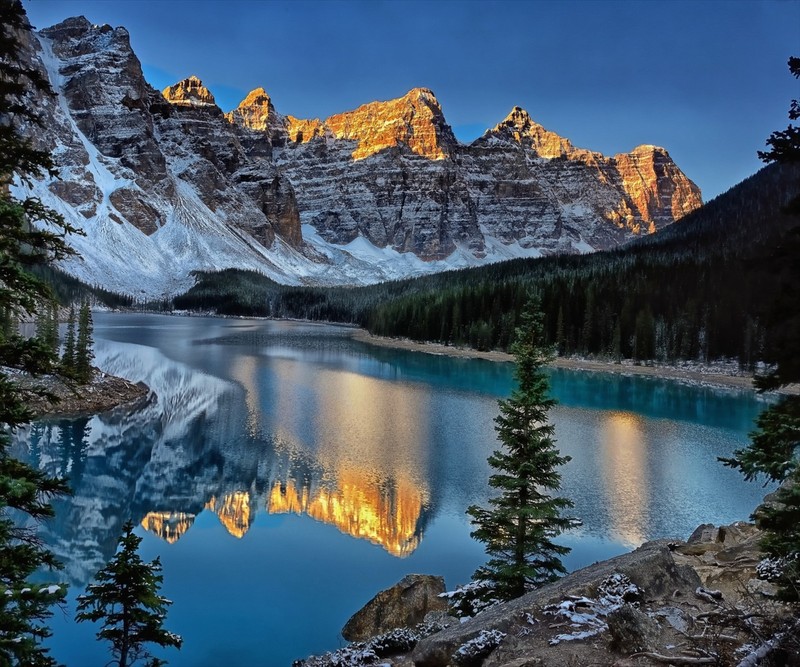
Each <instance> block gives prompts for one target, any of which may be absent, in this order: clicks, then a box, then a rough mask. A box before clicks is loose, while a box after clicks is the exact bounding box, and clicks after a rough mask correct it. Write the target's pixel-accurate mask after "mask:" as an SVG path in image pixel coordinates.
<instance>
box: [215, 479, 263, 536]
mask: <svg viewBox="0 0 800 667" xmlns="http://www.w3.org/2000/svg"><path fill="white" fill-rule="evenodd" d="M206 509H208V510H211V511H212V512H214V514H216V515H217V516H218V517H219V520H220V522H221V523H222V525H223V526H225V528H226V530H227V531H228V532H229V533H230V534H231V535H233V536H234V537H237V538H242V537H244V534H245V533H246V532H247V531H248V529H249V528H250V523H251V522H252V518H253V517H252V514H251V511H250V494H248V493H247V492H246V491H235V492H234V493H228V494H226V495H224V496H223V497H222V498H217V497H215V496H212V497H211V500H209V501H208V502H207V503H206Z"/></svg>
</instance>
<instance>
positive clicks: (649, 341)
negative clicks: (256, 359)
mask: <svg viewBox="0 0 800 667" xmlns="http://www.w3.org/2000/svg"><path fill="white" fill-rule="evenodd" d="M798 192H800V170H798V169H797V168H789V167H786V166H777V165H775V166H770V167H766V168H765V169H762V170H761V171H760V172H758V173H757V174H755V175H754V176H752V177H750V178H749V179H747V180H745V181H744V182H742V183H741V184H739V185H737V186H736V187H734V188H732V189H731V190H729V191H728V192H727V193H725V194H723V195H721V196H719V197H717V198H716V199H714V200H713V201H711V202H709V203H708V204H706V205H705V206H703V207H702V208H700V209H698V210H697V211H695V212H694V213H692V214H690V215H688V216H686V217H685V218H683V219H682V220H681V221H680V222H678V223H677V224H674V225H672V226H670V227H668V228H666V229H664V230H663V231H661V232H659V233H657V234H654V235H652V236H650V237H647V238H645V239H641V240H639V241H637V242H635V243H633V244H630V245H628V246H626V247H624V248H622V249H619V250H615V251H611V252H602V253H596V254H592V255H583V256H576V255H562V256H553V257H547V258H543V259H538V260H514V261H511V262H504V263H501V264H494V265H490V266H486V267H481V268H478V269H467V270H462V271H454V272H448V273H443V274H438V275H433V276H427V277H424V278H419V279H415V280H406V281H398V282H392V283H384V284H381V285H375V286H371V287H361V288H350V289H347V288H338V289H321V288H289V287H285V286H281V285H277V284H276V283H273V282H271V281H269V280H267V279H265V278H263V277H261V276H258V275H257V274H252V273H245V272H239V271H226V272H222V273H220V274H203V275H201V276H199V280H198V284H197V285H196V286H195V287H194V288H193V289H192V290H190V291H189V292H188V293H187V294H186V295H183V296H181V297H179V298H177V299H175V306H176V307H178V308H186V309H204V310H211V309H213V310H217V311H218V312H220V313H227V314H243V315H267V316H276V317H304V318H309V319H326V320H332V321H340V322H354V323H357V324H361V325H362V326H365V327H366V328H368V329H369V330H370V331H371V332H373V333H375V334H379V335H386V336H403V337H409V338H413V339H417V340H428V341H438V342H441V343H446V344H453V345H470V346H473V347H476V348H479V349H491V348H500V349H505V348H507V346H508V345H509V343H510V339H511V336H512V333H513V331H514V328H515V326H516V325H517V323H518V319H519V312H520V309H521V307H522V305H523V304H524V303H525V301H526V298H527V293H528V292H529V291H530V290H534V291H536V292H538V294H539V296H540V298H541V301H542V306H543V309H544V312H545V328H546V332H547V336H548V339H549V341H550V342H552V343H554V344H556V345H557V346H558V350H559V352H560V353H562V354H595V355H604V356H609V357H618V358H619V357H628V358H629V357H632V358H635V359H642V360H644V359H662V360H666V359H678V358H685V359H702V360H708V359H712V358H717V357H735V358H738V359H739V361H740V363H741V364H742V365H743V366H746V367H749V366H751V365H752V364H753V363H754V362H755V361H756V360H758V359H760V358H762V357H763V355H764V351H765V349H766V348H767V346H769V344H770V340H771V336H772V335H773V332H771V331H770V330H769V329H768V328H767V327H766V326H765V324H764V322H765V316H764V308H763V304H764V302H765V301H766V300H769V299H770V298H771V295H772V294H774V293H775V292H776V290H778V289H780V280H781V278H780V276H779V275H776V274H775V272H774V271H773V270H772V267H771V262H770V257H772V256H774V255H775V254H776V253H779V252H780V248H781V244H782V243H783V240H784V239H785V237H786V234H787V232H788V230H789V229H791V228H792V227H793V226H796V225H797V218H796V217H791V216H788V215H786V214H784V213H783V212H782V209H783V207H784V206H785V204H786V203H787V202H788V201H789V200H790V199H791V198H792V197H794V196H796V195H797V194H798Z"/></svg>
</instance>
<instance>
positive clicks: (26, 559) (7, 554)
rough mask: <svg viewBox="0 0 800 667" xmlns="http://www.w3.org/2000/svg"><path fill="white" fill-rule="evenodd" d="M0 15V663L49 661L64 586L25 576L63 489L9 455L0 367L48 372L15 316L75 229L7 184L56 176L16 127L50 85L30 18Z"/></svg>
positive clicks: (41, 295) (10, 395) (40, 295)
mask: <svg viewBox="0 0 800 667" xmlns="http://www.w3.org/2000/svg"><path fill="white" fill-rule="evenodd" d="M0 19H2V20H0V316H2V320H3V325H2V326H1V327H0V664H2V665H25V666H26V667H28V666H36V667H39V666H44V665H54V664H55V661H54V660H53V659H52V658H51V657H50V656H49V655H48V651H47V649H45V648H43V647H42V640H43V639H45V638H46V637H48V636H49V635H50V630H49V629H48V628H47V625H46V621H47V619H48V618H49V617H50V616H52V613H53V612H52V609H53V607H52V606H53V604H57V603H61V602H63V601H64V598H65V595H66V586H64V585H61V584H50V585H47V584H33V583H31V582H30V581H29V577H31V575H32V574H33V573H34V572H36V571H37V570H40V569H42V568H55V567H58V565H59V564H58V562H57V561H56V559H55V557H54V556H53V554H52V553H51V552H50V551H49V550H48V549H47V548H45V546H44V545H43V544H42V542H41V541H40V540H39V538H38V537H37V532H36V524H37V522H40V521H43V520H45V519H48V518H50V517H52V516H53V508H52V505H51V501H52V499H53V498H54V497H56V496H59V495H63V494H64V493H66V492H67V486H66V484H65V482H64V481H63V480H61V479H57V478H52V477H48V476H47V475H44V474H43V473H42V472H40V471H38V470H35V469H34V468H32V467H30V466H29V465H27V464H25V463H23V462H21V461H18V460H17V459H15V458H13V457H12V456H11V455H10V453H9V451H8V449H9V443H10V435H11V433H12V432H13V430H14V429H15V428H17V427H18V426H20V425H22V424H24V423H26V422H28V421H30V420H31V418H32V414H31V412H30V410H29V409H28V408H27V406H26V405H25V403H24V402H23V401H22V399H21V397H20V396H21V395H20V392H19V389H18V387H17V385H16V384H15V382H14V380H13V375H12V374H11V373H8V372H6V370H5V368H4V367H14V368H20V369H23V370H25V371H27V372H29V373H31V374H41V373H46V372H50V371H51V370H52V368H53V364H54V361H55V355H54V352H53V331H52V330H51V331H49V332H47V335H46V336H44V337H34V338H31V339H25V338H23V337H22V336H19V335H18V334H17V332H16V326H15V320H16V319H18V317H19V316H20V315H22V314H29V315H34V316H35V315H36V313H37V311H38V310H39V309H40V308H42V307H44V308H49V307H50V306H49V304H50V303H52V293H51V292H50V289H49V288H48V286H47V285H46V284H45V282H44V281H42V280H41V279H40V278H38V277H37V276H36V275H35V274H34V273H32V269H33V267H35V266H37V265H41V264H42V263H45V262H47V261H50V260H53V259H59V258H63V257H66V256H67V255H69V254H71V253H72V251H71V250H70V249H69V247H68V246H67V245H66V243H65V241H64V236H65V235H66V234H69V233H76V232H77V230H76V229H75V228H74V227H72V226H71V225H70V224H68V223H67V222H65V221H64V219H63V218H62V217H61V216H59V215H58V214H57V213H56V212H55V211H53V210H51V209H48V208H47V207H45V206H43V205H42V203H41V201H39V200H38V199H36V198H35V197H27V198H25V199H19V198H17V197H15V196H14V195H13V193H12V186H13V185H14V184H15V183H19V182H22V183H30V182H31V181H32V180H33V179H34V178H37V177H40V176H45V175H55V170H54V164H53V161H52V159H51V157H50V155H49V154H48V153H47V152H46V151H43V150H41V149H39V148H37V147H35V146H34V145H33V143H32V141H31V140H30V139H28V138H25V137H23V136H22V134H21V132H20V127H22V126H24V125H28V126H31V125H33V126H35V125H37V124H40V120H39V118H38V117H37V113H36V110H35V109H34V108H33V106H32V105H31V104H30V99H29V97H28V96H30V95H47V94H52V91H51V90H50V86H49V84H48V82H47V80H46V79H45V78H44V77H43V76H42V74H41V73H40V72H39V71H38V70H36V69H33V68H32V67H31V66H30V65H29V64H28V61H27V59H26V56H25V54H24V53H23V51H24V43H25V40H26V39H29V38H30V34H29V33H30V25H29V24H28V21H27V18H26V16H25V11H24V9H23V7H22V3H21V2H19V0H0ZM45 328H46V329H47V327H45Z"/></svg>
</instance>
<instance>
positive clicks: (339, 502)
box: [142, 357, 430, 557]
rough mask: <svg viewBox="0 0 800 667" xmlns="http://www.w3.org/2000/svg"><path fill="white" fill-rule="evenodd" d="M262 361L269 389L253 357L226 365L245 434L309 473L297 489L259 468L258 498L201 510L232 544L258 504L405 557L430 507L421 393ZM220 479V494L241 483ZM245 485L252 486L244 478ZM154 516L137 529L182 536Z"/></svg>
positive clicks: (214, 503) (281, 474) (244, 495)
mask: <svg viewBox="0 0 800 667" xmlns="http://www.w3.org/2000/svg"><path fill="white" fill-rule="evenodd" d="M270 362H271V363H270V365H269V370H270V372H272V373H273V374H274V375H275V377H276V382H274V383H272V385H271V387H270V386H268V387H267V391H264V390H263V388H262V386H261V385H260V383H259V377H258V373H259V372H262V371H260V370H259V366H258V362H257V361H255V362H254V361H253V359H252V358H250V359H248V358H242V357H240V358H238V359H237V362H236V363H235V364H234V366H233V368H232V375H233V377H234V378H235V379H236V380H237V381H238V382H239V383H240V384H241V386H242V387H243V388H244V390H245V404H246V407H247V415H248V416H247V421H248V430H249V431H250V433H255V432H259V431H267V432H270V433H272V434H273V435H274V436H275V438H276V440H277V442H278V449H280V450H282V451H288V452H292V451H293V452H297V453H300V454H302V456H303V457H310V458H311V460H312V461H313V466H311V467H310V468H311V469H312V470H313V472H311V473H310V476H308V477H307V478H306V479H304V481H303V482H302V483H297V482H296V481H295V480H294V479H293V477H292V475H291V473H290V472H289V471H288V470H286V469H283V470H281V471H279V470H276V469H274V467H273V469H272V470H270V471H265V473H266V474H267V475H268V476H269V477H268V479H266V480H263V481H264V482H266V487H267V489H268V490H267V492H266V493H265V497H263V498H262V497H259V498H253V497H251V494H249V493H248V492H245V491H235V492H233V493H223V494H221V495H220V496H219V497H217V496H212V497H211V498H210V499H209V500H208V501H207V502H206V504H205V508H206V509H208V510H211V511H212V512H214V513H215V514H217V516H218V517H219V520H220V522H221V523H222V524H223V525H224V526H225V528H226V529H227V531H228V532H229V533H230V534H231V535H233V536H235V537H237V538H241V537H243V536H244V535H245V533H246V532H247V530H248V529H249V527H250V525H251V524H252V522H253V519H254V516H255V509H256V507H257V506H263V507H264V509H265V510H266V511H267V512H269V513H271V514H276V513H289V512H292V513H297V514H306V515H308V516H310V517H312V518H314V519H316V520H317V521H322V522H324V523H327V524H330V525H333V526H335V527H336V528H338V529H339V530H340V531H342V532H344V533H347V534H349V535H352V536H353V537H357V538H360V539H366V540H369V541H370V542H372V543H373V544H378V545H380V546H382V547H383V548H384V549H386V551H388V552H389V553H390V554H393V555H395V556H398V557H402V556H407V555H408V554H410V553H412V552H413V551H414V549H416V547H417V546H418V545H419V542H420V538H421V528H422V526H421V519H422V516H423V512H424V510H425V509H426V508H427V507H428V505H429V503H430V491H429V485H428V481H427V439H428V437H429V433H428V422H429V417H428V412H429V406H428V405H427V400H428V398H429V392H427V391H424V390H422V388H421V387H414V388H409V387H408V386H407V385H404V384H402V383H394V382H387V381H383V380H380V379H376V378H371V377H368V376H365V375H360V374H358V373H352V372H344V371H339V370H336V371H334V370H330V369H326V368H321V369H320V368H317V369H316V370H315V371H314V376H313V378H309V377H308V376H307V374H308V373H309V372H311V371H310V370H309V365H308V364H302V363H296V362H294V361H292V360H288V359H276V358H272V359H271V360H270ZM270 389H271V390H270ZM226 481H227V482H229V484H228V485H227V486H228V488H231V486H233V487H234V488H235V486H236V483H237V482H239V483H242V482H245V480H226ZM231 482H232V483H231ZM244 486H247V487H249V488H252V487H251V486H250V483H249V481H247V482H246V483H245V484H244ZM259 486H260V485H259ZM240 488H241V487H240ZM261 488H264V487H261ZM259 495H260V494H259ZM262 504H263V505H262ZM157 514H158V513H155V512H153V513H151V514H148V515H147V517H146V518H145V521H143V522H142V525H143V526H144V527H145V528H146V529H148V530H151V531H152V532H154V533H156V534H157V535H159V536H160V537H163V538H164V539H169V540H170V541H175V540H177V539H178V538H179V537H180V535H181V534H183V531H181V532H176V531H173V532H172V533H169V535H170V537H169V538H168V537H166V535H167V533H165V532H164V530H163V528H162V527H161V524H158V522H157V521H156V519H154V518H149V517H155V516H156V515H157ZM192 518H193V517H192ZM189 525H191V522H190V523H189V524H187V525H186V528H188V527H189ZM184 531H185V529H184Z"/></svg>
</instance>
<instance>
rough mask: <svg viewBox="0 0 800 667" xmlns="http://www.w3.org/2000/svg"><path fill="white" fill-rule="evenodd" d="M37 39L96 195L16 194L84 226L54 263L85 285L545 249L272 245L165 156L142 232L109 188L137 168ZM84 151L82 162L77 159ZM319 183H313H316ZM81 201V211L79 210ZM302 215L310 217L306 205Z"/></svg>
mask: <svg viewBox="0 0 800 667" xmlns="http://www.w3.org/2000/svg"><path fill="white" fill-rule="evenodd" d="M37 39H38V42H39V44H40V46H41V50H40V52H39V55H40V57H41V59H42V63H43V65H44V67H45V69H46V71H47V75H48V77H49V79H50V81H51V84H52V86H53V89H54V91H55V92H56V94H57V98H56V104H55V108H54V111H53V113H54V114H55V117H54V127H56V129H54V130H53V134H54V135H55V136H56V137H60V139H59V141H66V144H64V143H60V144H59V145H58V146H57V147H56V149H55V153H56V154H60V153H61V152H64V153H70V152H71V153H73V157H74V153H76V152H77V153H79V154H80V156H81V160H79V161H78V163H76V164H75V165H74V166H73V165H70V166H68V167H66V168H65V169H64V174H65V177H67V179H68V182H70V183H71V182H74V183H76V184H78V185H83V186H85V187H86V189H87V190H88V191H93V190H94V187H96V188H97V191H99V196H98V197H97V201H96V202H94V204H96V207H95V209H94V210H93V214H92V215H91V217H89V218H88V219H87V217H86V215H88V214H89V213H87V212H86V208H87V207H88V208H90V207H91V206H93V205H94V204H93V203H92V201H91V197H90V196H86V197H85V198H84V197H82V196H73V197H72V200H74V201H77V200H80V203H79V204H71V203H69V202H68V201H65V199H62V198H61V197H59V196H56V195H55V194H54V192H52V191H51V189H50V186H51V185H53V183H54V181H55V180H57V179H50V178H45V179H43V180H40V181H35V182H33V183H30V184H29V183H22V182H19V181H17V182H16V183H15V184H14V186H13V187H12V192H13V194H14V195H15V196H16V197H19V198H24V197H28V196H35V197H38V198H40V199H41V200H42V202H43V203H44V204H45V205H47V206H50V207H51V208H53V209H54V210H55V211H56V212H58V213H59V214H61V215H62V216H63V217H64V218H65V220H67V221H68V222H69V223H71V224H72V225H74V226H75V227H77V228H79V229H82V230H83V231H84V232H85V233H86V236H70V237H69V238H68V243H69V244H70V246H72V247H73V248H74V249H75V250H76V251H77V253H78V254H77V255H76V256H74V257H70V258H67V259H65V260H63V261H61V262H60V267H61V268H62V269H63V270H65V271H66V272H67V273H69V274H71V275H73V276H75V277H77V278H79V279H80V280H82V281H84V282H86V283H88V284H91V285H99V286H102V287H103V288H105V289H108V290H111V291H114V292H118V293H123V294H128V295H131V296H133V297H134V298H136V299H138V300H142V301H144V300H154V299H161V298H167V297H171V296H174V295H176V294H180V293H182V292H185V291H186V290H188V289H189V288H190V287H191V286H192V285H193V284H194V278H193V277H192V275H191V274H192V272H193V271H219V270H223V269H227V268H238V269H245V270H252V271H256V272H259V273H261V274H263V275H265V276H266V277H268V278H271V279H273V280H275V281H276V282H279V283H282V284H287V285H302V284H307V285H331V286H333V285H365V284H372V283H377V282H383V281H387V280H396V279H403V278H408V277H416V276H421V275H425V274H431V273H437V272H441V271H447V270H451V269H460V268H466V267H471V266H478V265H484V264H488V263H491V262H499V261H504V260H508V259H514V258H519V257H539V256H540V255H541V251H540V250H539V248H538V247H537V245H536V242H535V239H523V240H522V241H523V242H522V243H520V241H516V242H514V243H512V244H505V243H503V242H502V241H500V240H499V239H498V238H496V237H494V236H492V235H491V234H489V233H488V230H487V229H482V230H481V231H482V234H483V237H484V244H485V251H484V252H483V253H481V255H482V256H481V257H476V256H475V254H474V253H473V252H472V251H471V250H470V249H469V248H468V247H467V246H466V244H464V245H460V246H458V247H457V248H456V250H455V251H454V252H453V253H452V254H451V255H450V256H448V257H447V258H445V259H442V260H437V261H424V260H422V259H420V258H419V257H417V256H416V255H414V254H413V253H411V252H405V253H401V252H398V251H396V250H394V249H393V248H391V247H385V248H379V247H377V246H375V245H373V244H372V243H371V242H370V241H369V240H367V239H366V238H364V237H362V236H359V237H358V238H356V239H355V240H353V241H352V242H350V243H348V244H346V245H336V244H333V243H330V242H328V241H325V240H324V239H323V238H322V236H321V235H320V234H319V233H318V232H317V230H316V229H315V228H314V227H313V226H312V225H311V224H304V225H303V226H302V234H303V240H304V244H305V246H306V248H305V251H304V252H300V251H298V250H296V249H294V248H292V247H290V246H289V245H288V244H286V243H285V242H284V241H283V240H282V239H281V238H280V237H277V238H276V240H275V241H274V243H273V245H272V246H271V247H270V248H265V247H264V246H263V245H261V244H260V243H258V242H257V241H256V240H255V239H254V238H253V237H252V236H250V235H249V234H248V233H247V232H245V231H243V230H240V229H239V228H238V227H236V226H234V225H230V226H229V225H228V224H226V220H225V214H224V212H219V213H215V212H214V211H212V210H210V209H209V207H208V206H207V205H206V204H205V203H204V202H203V200H202V199H201V197H200V196H199V195H198V192H197V191H196V190H195V189H194V187H193V186H192V185H191V184H190V183H189V182H187V181H186V180H183V179H182V178H181V177H180V175H179V174H180V173H183V171H185V170H187V169H188V168H189V166H190V164H191V163H192V159H190V158H189V157H187V156H179V155H176V156H171V157H170V158H169V159H168V172H169V174H170V175H169V177H168V178H169V179H171V181H172V185H173V186H174V192H175V196H174V197H173V196H172V195H170V196H169V199H165V198H162V197H161V196H159V195H158V194H156V193H150V192H148V193H146V194H145V199H146V201H147V202H148V203H149V204H150V205H152V206H153V207H154V208H156V209H157V210H158V211H159V213H160V218H161V220H162V221H163V223H162V224H161V226H160V227H159V228H158V229H157V230H156V231H155V232H154V233H152V234H150V235H147V234H145V233H143V232H142V231H140V230H139V229H138V228H137V227H136V226H134V225H133V224H131V221H129V220H127V219H126V218H125V215H124V214H123V213H121V212H120V211H119V210H117V209H116V208H115V207H114V205H113V204H112V203H111V195H112V193H114V191H116V190H118V189H120V188H126V189H128V190H132V191H138V192H141V190H140V188H139V186H138V185H137V184H136V182H135V180H134V176H135V175H134V174H133V172H132V171H131V170H130V169H128V168H126V167H124V166H122V164H121V161H120V160H118V159H115V158H110V157H107V156H105V155H103V154H102V153H101V152H100V151H99V150H98V149H97V147H96V146H95V145H94V144H93V143H92V141H90V139H89V138H88V137H87V136H86V135H85V134H84V133H83V132H82V131H81V130H80V127H79V126H78V123H77V122H76V121H75V119H74V118H73V115H72V113H71V111H70V108H69V105H68V102H67V99H66V97H65V95H64V94H63V87H64V85H65V83H66V79H65V77H64V76H62V75H61V73H60V71H59V68H60V67H61V66H62V65H63V62H62V61H61V60H59V58H58V57H57V56H56V55H55V54H54V52H53V48H52V44H51V42H50V40H48V39H47V38H45V37H42V36H40V35H39V36H37ZM114 90H116V89H114ZM59 132H60V134H59ZM65 137H68V138H65ZM81 149H82V150H81ZM83 152H85V156H86V157H85V164H82V165H81V164H80V163H81V162H83V161H84V160H83ZM325 185H326V184H325V183H322V184H320V183H317V187H324V186H325ZM67 199H69V197H67ZM79 206H83V207H84V210H79ZM574 208H575V210H574V211H573V212H574V213H576V214H581V215H588V214H590V212H589V211H588V209H585V208H583V207H580V206H577V205H576V206H575V207H574ZM302 217H303V218H306V219H311V218H312V217H313V216H311V214H310V213H309V212H304V213H303V214H302ZM120 221H121V222H120ZM571 249H572V250H573V251H577V252H590V251H593V250H595V248H593V247H592V246H590V245H589V244H588V243H586V242H585V241H584V240H583V239H579V240H578V241H577V242H576V241H573V242H572V247H571Z"/></svg>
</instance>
